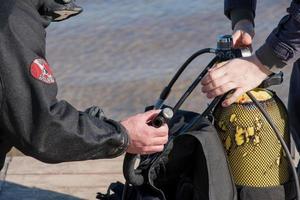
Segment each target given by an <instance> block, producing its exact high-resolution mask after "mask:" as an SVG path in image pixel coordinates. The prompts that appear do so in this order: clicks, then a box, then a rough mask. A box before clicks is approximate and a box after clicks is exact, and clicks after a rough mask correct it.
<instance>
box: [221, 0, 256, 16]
mask: <svg viewBox="0 0 300 200" xmlns="http://www.w3.org/2000/svg"><path fill="white" fill-rule="evenodd" d="M224 2H225V5H224V14H225V15H226V16H227V17H228V18H229V19H231V11H232V10H235V9H245V10H249V11H251V12H252V14H253V18H254V17H255V9H256V0H243V1H241V0H225V1H224Z"/></svg>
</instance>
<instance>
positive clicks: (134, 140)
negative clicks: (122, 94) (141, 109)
mask: <svg viewBox="0 0 300 200" xmlns="http://www.w3.org/2000/svg"><path fill="white" fill-rule="evenodd" d="M159 112H160V111H159V110H151V111H148V112H146V113H142V114H137V115H135V116H132V117H129V118H127V119H126V120H124V121H122V122H121V124H122V125H123V126H124V127H125V128H126V129H127V131H128V135H129V138H130V144H129V147H128V149H127V152H128V153H132V154H152V153H156V152H160V151H162V150H163V149H164V144H166V143H167V141H168V132H169V128H168V126H167V125H166V124H165V125H163V126H162V127H160V128H154V127H152V126H150V125H148V123H149V122H150V121H151V120H152V119H153V118H154V117H155V116H156V115H157V114H158V113H159Z"/></svg>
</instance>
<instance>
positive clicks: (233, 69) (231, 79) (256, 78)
mask: <svg viewBox="0 0 300 200" xmlns="http://www.w3.org/2000/svg"><path fill="white" fill-rule="evenodd" d="M271 73H272V72H271V71H270V70H269V69H268V68H266V67H265V66H264V65H263V64H262V63H261V62H260V61H259V60H258V58H257V57H256V55H253V56H250V57H247V58H237V59H233V60H230V61H226V62H222V63H219V64H217V65H216V66H214V67H213V68H212V69H210V70H209V72H208V73H207V75H206V76H205V77H204V78H203V80H202V81H201V84H202V92H203V93H206V96H207V97H208V98H214V97H217V96H219V95H222V94H225V93H226V92H228V91H230V90H235V91H234V92H233V93H232V95H231V96H229V97H228V98H226V99H225V100H224V101H223V102H222V105H223V106H224V107H226V106H229V105H231V104H232V103H234V102H235V101H236V99H237V98H238V97H239V96H240V95H242V94H244V93H245V92H247V91H249V90H251V89H253V88H255V87H257V86H258V85H260V83H261V82H262V81H263V80H264V79H266V78H267V77H268V75H270V74H271Z"/></svg>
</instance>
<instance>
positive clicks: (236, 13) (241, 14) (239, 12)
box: [230, 9, 254, 29]
mask: <svg viewBox="0 0 300 200" xmlns="http://www.w3.org/2000/svg"><path fill="white" fill-rule="evenodd" d="M230 16H231V22H232V29H235V26H236V24H237V23H238V22H240V21H244V20H246V21H249V22H250V23H251V24H252V26H253V27H254V13H253V12H252V11H251V10H249V9H233V10H232V11H231V12H230Z"/></svg>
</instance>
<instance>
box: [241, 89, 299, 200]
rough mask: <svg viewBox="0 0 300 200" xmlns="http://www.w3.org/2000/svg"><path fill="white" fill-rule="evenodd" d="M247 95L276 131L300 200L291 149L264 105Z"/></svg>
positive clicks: (249, 94) (248, 93)
mask: <svg viewBox="0 0 300 200" xmlns="http://www.w3.org/2000/svg"><path fill="white" fill-rule="evenodd" d="M246 94H247V95H248V96H249V97H250V99H251V100H252V101H253V103H254V104H255V106H256V107H257V108H258V109H259V110H260V112H261V113H262V114H263V116H264V117H265V118H266V120H267V122H268V123H269V124H270V126H271V128H272V129H273V130H274V132H275V134H276V137H277V139H278V140H279V141H280V143H281V146H282V147H283V149H284V152H285V154H286V156H287V158H288V161H289V163H290V167H291V169H292V173H293V177H294V179H295V187H296V189H295V190H296V199H297V200H300V191H299V179H298V175H297V171H296V168H295V166H294V164H293V159H292V156H291V154H290V151H289V148H288V147H287V145H286V143H285V141H284V139H283V137H282V136H281V134H280V131H279V130H278V128H277V127H276V125H275V124H274V122H273V121H272V120H271V116H270V115H269V113H268V112H266V110H265V109H264V108H263V107H262V105H261V104H260V103H259V102H258V101H257V99H256V98H255V97H254V96H253V95H252V94H251V92H246Z"/></svg>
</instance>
